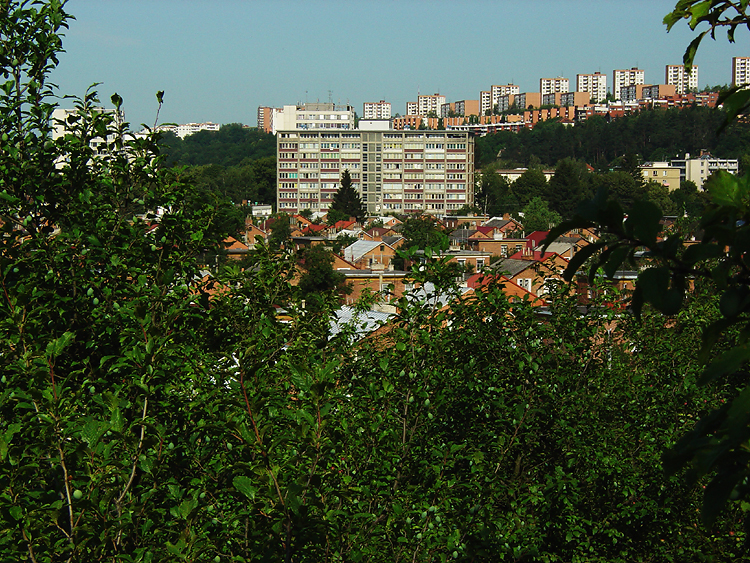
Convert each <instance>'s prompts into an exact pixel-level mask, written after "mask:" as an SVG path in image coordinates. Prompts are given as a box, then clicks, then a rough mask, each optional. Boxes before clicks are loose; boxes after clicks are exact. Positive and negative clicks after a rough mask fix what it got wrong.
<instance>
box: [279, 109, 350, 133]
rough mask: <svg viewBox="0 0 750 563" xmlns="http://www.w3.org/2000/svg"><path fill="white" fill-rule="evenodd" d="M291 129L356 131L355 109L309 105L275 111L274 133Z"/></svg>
mask: <svg viewBox="0 0 750 563" xmlns="http://www.w3.org/2000/svg"><path fill="white" fill-rule="evenodd" d="M290 129H354V107H352V106H350V105H345V106H339V105H336V104H333V103H330V102H329V103H319V102H316V103H307V104H303V105H301V106H284V107H283V108H280V109H279V108H276V109H274V110H273V133H274V134H276V133H277V132H278V131H288V130H290Z"/></svg>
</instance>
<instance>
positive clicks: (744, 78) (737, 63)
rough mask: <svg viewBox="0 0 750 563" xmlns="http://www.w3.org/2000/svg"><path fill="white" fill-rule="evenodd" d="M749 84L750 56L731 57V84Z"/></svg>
mask: <svg viewBox="0 0 750 563" xmlns="http://www.w3.org/2000/svg"><path fill="white" fill-rule="evenodd" d="M745 84H750V57H732V86H744V85H745Z"/></svg>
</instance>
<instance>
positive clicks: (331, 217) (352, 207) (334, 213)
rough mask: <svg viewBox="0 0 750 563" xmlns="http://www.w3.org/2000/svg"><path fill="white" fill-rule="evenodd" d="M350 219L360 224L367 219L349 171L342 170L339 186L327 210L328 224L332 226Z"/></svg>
mask: <svg viewBox="0 0 750 563" xmlns="http://www.w3.org/2000/svg"><path fill="white" fill-rule="evenodd" d="M350 217H355V218H356V219H357V221H359V222H362V221H364V219H365V217H367V210H366V208H365V206H364V204H363V203H362V199H361V198H360V196H359V192H358V191H357V190H356V188H355V187H354V186H353V185H352V177H351V175H350V174H349V170H348V169H344V172H342V174H341V185H340V186H339V189H338V191H337V192H336V194H335V195H334V196H333V201H332V202H331V206H330V207H329V208H328V222H329V223H331V224H333V223H336V222H337V221H342V220H348V219H349V218H350Z"/></svg>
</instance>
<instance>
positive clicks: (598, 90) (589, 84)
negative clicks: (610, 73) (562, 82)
mask: <svg viewBox="0 0 750 563" xmlns="http://www.w3.org/2000/svg"><path fill="white" fill-rule="evenodd" d="M576 92H588V93H589V94H591V96H590V98H592V99H593V100H594V101H595V102H596V103H599V102H603V101H605V100H606V99H607V75H606V74H602V73H601V72H595V73H594V74H576Z"/></svg>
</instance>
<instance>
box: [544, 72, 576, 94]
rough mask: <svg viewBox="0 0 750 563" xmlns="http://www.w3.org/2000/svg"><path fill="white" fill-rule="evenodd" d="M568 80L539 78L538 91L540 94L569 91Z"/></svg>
mask: <svg viewBox="0 0 750 563" xmlns="http://www.w3.org/2000/svg"><path fill="white" fill-rule="evenodd" d="M569 91H570V81H569V80H568V79H567V78H562V77H561V76H558V77H557V78H540V79H539V92H540V93H541V94H542V96H543V95H544V94H555V93H557V92H569Z"/></svg>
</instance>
